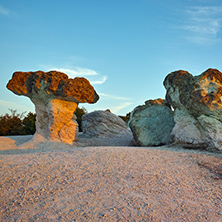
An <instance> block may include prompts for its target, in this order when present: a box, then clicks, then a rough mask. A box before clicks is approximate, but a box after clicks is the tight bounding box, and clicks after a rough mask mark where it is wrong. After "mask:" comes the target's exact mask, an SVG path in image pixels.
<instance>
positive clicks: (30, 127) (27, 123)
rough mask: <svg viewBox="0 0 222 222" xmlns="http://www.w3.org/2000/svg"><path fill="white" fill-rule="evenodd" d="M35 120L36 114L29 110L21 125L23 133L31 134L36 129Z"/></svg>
mask: <svg viewBox="0 0 222 222" xmlns="http://www.w3.org/2000/svg"><path fill="white" fill-rule="evenodd" d="M35 121H36V114H33V113H31V112H29V113H28V115H27V116H26V117H25V118H24V119H23V121H22V127H23V133H24V134H25V135H31V134H34V133H35V131H36V127H35Z"/></svg>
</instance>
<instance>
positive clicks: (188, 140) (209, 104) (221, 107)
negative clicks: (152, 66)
mask: <svg viewBox="0 0 222 222" xmlns="http://www.w3.org/2000/svg"><path fill="white" fill-rule="evenodd" d="M164 86H165V88H166V90H167V93H166V100H167V103H168V104H169V105H170V106H172V107H173V108H174V110H175V116H174V120H175V122H176V124H175V127H174V128H173V131H172V138H173V141H174V142H175V143H181V144H184V146H187V147H192V148H199V147H201V148H206V149H217V150H222V73H221V72H220V71H219V70H217V69H208V70H206V71H205V72H203V73H202V74H201V75H198V76H193V75H191V74H190V73H188V72H187V71H183V70H179V71H175V72H172V73H170V74H169V75H167V77H166V78H165V80H164Z"/></svg>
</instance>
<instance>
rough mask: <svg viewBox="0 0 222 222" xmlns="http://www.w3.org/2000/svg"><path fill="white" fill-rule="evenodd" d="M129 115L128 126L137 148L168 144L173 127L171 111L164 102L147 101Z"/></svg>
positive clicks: (160, 100)
mask: <svg viewBox="0 0 222 222" xmlns="http://www.w3.org/2000/svg"><path fill="white" fill-rule="evenodd" d="M145 104H146V105H142V106H138V107H136V108H135V109H134V110H133V111H132V112H131V114H130V121H129V126H130V128H131V130H132V132H133V136H134V139H135V141H136V143H137V145H139V146H160V145H166V144H169V143H170V139H171V132H172V129H173V127H174V125H175V122H174V119H173V111H172V110H171V109H170V107H169V106H168V105H167V104H166V102H165V100H162V99H156V100H147V101H146V102H145Z"/></svg>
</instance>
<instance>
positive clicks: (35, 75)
mask: <svg viewBox="0 0 222 222" xmlns="http://www.w3.org/2000/svg"><path fill="white" fill-rule="evenodd" d="M7 88H8V89H9V90H11V91H12V92H13V93H15V94H17V95H23V96H27V97H29V98H30V100H31V101H32V102H33V103H34V104H35V110H36V114H37V120H36V134H35V136H39V135H41V136H42V137H44V138H46V139H47V140H50V141H58V142H64V143H72V142H73V141H74V140H76V139H77V135H78V124H77V122H76V117H75V115H74V112H75V110H76V108H77V106H78V104H79V103H95V102H97V101H98V99H99V96H98V95H97V93H96V91H95V90H94V88H93V87H92V86H91V85H90V83H89V81H88V80H87V79H85V78H79V77H77V78H74V79H69V78H68V76H67V75H66V74H64V73H61V72H57V71H50V72H43V71H37V72H15V73H14V74H13V77H12V79H11V80H10V81H9V82H8V84H7Z"/></svg>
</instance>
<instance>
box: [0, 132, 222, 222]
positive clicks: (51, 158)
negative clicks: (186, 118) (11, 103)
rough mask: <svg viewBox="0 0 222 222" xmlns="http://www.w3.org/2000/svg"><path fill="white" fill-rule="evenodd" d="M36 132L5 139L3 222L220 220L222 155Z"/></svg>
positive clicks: (1, 153)
mask: <svg viewBox="0 0 222 222" xmlns="http://www.w3.org/2000/svg"><path fill="white" fill-rule="evenodd" d="M31 138H32V137H31V136H23V137H22V136H18V137H10V138H9V137H0V168H1V171H0V221H169V222H171V221H198V222H199V221H216V222H217V221H218V222H219V221H222V154H219V153H218V154H212V153H207V152H203V151H202V152H199V151H197V152H196V151H195V152H194V151H193V150H184V149H182V148H178V147H167V146H164V147H156V148H151V147H150V148H141V147H140V148H139V147H120V146H117V145H116V144H118V143H120V140H119V141H116V140H112V139H110V140H106V141H103V142H102V141H99V140H98V141H96V142H97V143H99V145H100V146H99V147H98V146H97V147H95V145H94V147H93V146H89V147H84V148H83V147H77V146H71V145H61V144H59V143H49V142H48V143H42V144H40V145H39V146H38V147H37V148H36V149H21V146H20V147H19V148H18V146H19V145H21V144H22V143H24V142H26V141H28V140H29V139H31ZM84 141H85V140H83V141H82V143H81V141H80V143H79V144H80V145H81V144H84ZM96 142H94V143H96ZM88 144H93V143H92V141H91V142H90V141H89V142H88ZM107 144H108V145H109V146H108V145H107Z"/></svg>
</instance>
